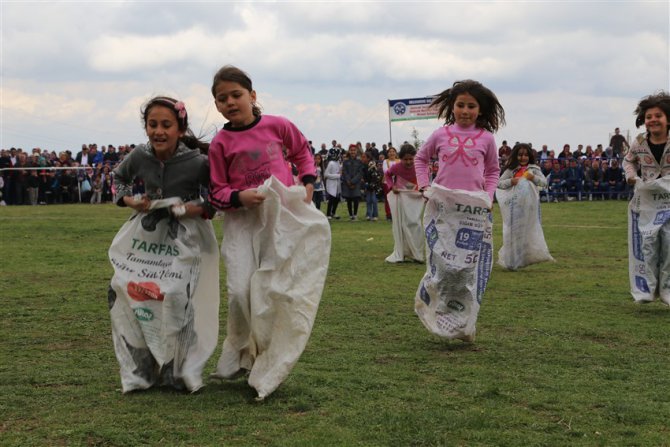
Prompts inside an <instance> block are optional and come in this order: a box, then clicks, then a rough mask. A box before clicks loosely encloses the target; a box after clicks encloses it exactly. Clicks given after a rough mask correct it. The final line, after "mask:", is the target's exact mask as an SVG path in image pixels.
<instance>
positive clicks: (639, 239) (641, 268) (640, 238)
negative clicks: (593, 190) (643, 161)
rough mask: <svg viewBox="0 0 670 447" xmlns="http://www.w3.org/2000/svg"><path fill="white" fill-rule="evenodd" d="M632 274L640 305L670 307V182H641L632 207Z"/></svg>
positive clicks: (630, 233)
mask: <svg viewBox="0 0 670 447" xmlns="http://www.w3.org/2000/svg"><path fill="white" fill-rule="evenodd" d="M628 274H629V278H630V291H631V294H632V295H633V299H635V301H638V302H650V301H653V300H654V299H655V298H660V299H661V301H663V302H664V303H665V304H668V305H670V178H668V177H662V178H659V179H656V180H654V181H652V182H646V183H645V182H643V181H642V180H641V179H639V178H638V179H637V182H636V183H635V194H634V195H633V198H632V199H631V201H630V203H629V204H628Z"/></svg>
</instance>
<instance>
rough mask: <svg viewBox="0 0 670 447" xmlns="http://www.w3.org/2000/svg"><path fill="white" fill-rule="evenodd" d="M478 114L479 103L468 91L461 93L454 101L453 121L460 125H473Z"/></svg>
mask: <svg viewBox="0 0 670 447" xmlns="http://www.w3.org/2000/svg"><path fill="white" fill-rule="evenodd" d="M478 116H479V103H478V102H477V100H476V99H475V98H474V96H472V95H470V94H469V93H461V94H460V95H458V96H457V97H456V101H454V121H455V122H456V124H458V125H459V126H461V127H469V126H473V125H474V124H475V123H476V122H477V117H478Z"/></svg>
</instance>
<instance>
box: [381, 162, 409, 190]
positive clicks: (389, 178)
mask: <svg viewBox="0 0 670 447" xmlns="http://www.w3.org/2000/svg"><path fill="white" fill-rule="evenodd" d="M414 164H416V161H415V162H414ZM393 166H398V163H396V164H394V165H393ZM393 166H391V167H390V168H388V169H387V170H386V172H385V173H384V183H385V184H386V187H387V188H388V190H389V191H390V190H392V189H393V186H394V184H395V174H394V172H395V169H393Z"/></svg>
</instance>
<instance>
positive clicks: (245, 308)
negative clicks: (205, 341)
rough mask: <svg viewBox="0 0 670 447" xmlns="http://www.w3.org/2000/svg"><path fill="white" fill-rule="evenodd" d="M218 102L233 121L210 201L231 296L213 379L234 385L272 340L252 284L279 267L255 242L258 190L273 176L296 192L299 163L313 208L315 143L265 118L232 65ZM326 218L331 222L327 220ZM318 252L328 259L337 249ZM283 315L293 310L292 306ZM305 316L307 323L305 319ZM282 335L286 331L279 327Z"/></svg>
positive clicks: (212, 154)
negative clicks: (219, 224) (220, 214)
mask: <svg viewBox="0 0 670 447" xmlns="http://www.w3.org/2000/svg"><path fill="white" fill-rule="evenodd" d="M212 95H213V96H214V103H215V105H216V108H217V110H218V111H219V112H221V114H222V115H223V117H224V118H226V119H227V120H228V122H227V123H226V124H225V125H224V126H223V129H221V131H219V133H218V134H217V135H216V136H215V137H214V139H213V140H212V142H211V144H210V146H209V164H210V191H209V197H208V198H209V201H210V203H211V204H212V205H213V206H214V207H215V208H218V209H220V210H223V211H225V217H224V219H223V234H224V238H223V243H222V244H221V253H222V255H223V258H224V261H225V264H226V274H227V277H226V283H227V291H228V322H227V334H226V339H225V340H224V343H223V351H222V353H221V357H220V359H219V362H218V364H217V369H216V372H215V373H214V376H215V377H219V378H224V379H232V378H235V377H237V376H240V375H245V374H247V373H249V371H251V372H252V375H251V376H253V371H254V370H253V366H254V365H255V364H256V358H257V357H258V356H259V355H260V352H259V349H260V348H259V347H258V343H257V339H256V338H255V337H260V336H261V335H262V336H263V339H264V340H265V339H266V338H269V339H271V338H272V337H271V336H270V337H267V334H260V335H259V334H258V333H257V332H258V331H259V329H258V328H259V327H262V328H265V327H266V325H267V323H265V322H264V321H260V320H262V318H259V317H258V307H259V306H261V305H262V304H263V303H265V302H266V297H264V296H259V295H258V294H259V293H262V292H258V291H257V290H258V289H259V287H258V286H256V287H252V286H253V284H252V278H253V277H254V276H255V275H256V274H257V273H258V272H259V271H260V270H261V265H262V266H263V269H264V273H265V274H266V275H267V271H268V269H269V268H271V267H268V265H269V266H272V265H273V264H272V262H274V260H273V259H270V260H267V259H265V258H260V253H264V252H262V251H261V248H263V247H261V248H259V247H257V244H259V242H258V241H257V239H254V235H255V234H257V233H258V232H259V231H260V229H262V228H264V227H262V225H264V224H263V223H262V222H261V218H260V217H259V216H260V215H261V212H262V211H263V210H264V208H263V206H264V204H263V202H264V201H265V199H266V197H265V196H264V195H263V194H262V193H261V192H259V189H258V187H259V186H261V185H263V183H264V182H265V180H267V179H268V178H270V177H271V176H274V177H275V178H277V179H278V180H279V181H280V182H281V183H283V184H284V185H286V186H291V185H293V184H294V181H295V180H294V175H293V172H292V166H291V163H292V164H293V165H294V166H295V167H296V168H297V171H298V175H297V177H296V179H297V180H298V181H300V182H302V184H303V185H304V186H305V190H306V194H305V197H304V201H305V202H306V203H308V204H310V206H312V205H311V202H312V194H313V191H314V188H313V183H314V181H315V179H316V167H315V165H314V159H313V158H312V151H311V148H310V146H309V142H308V141H307V139H306V138H305V137H304V136H303V134H302V133H301V132H300V131H299V130H298V128H297V127H296V126H295V125H294V124H293V123H291V122H290V121H289V120H287V119H286V118H283V117H280V116H273V115H261V111H260V109H259V107H258V106H257V105H256V92H255V91H254V90H253V88H252V84H251V79H250V78H249V77H248V76H247V74H246V73H244V72H243V71H242V70H240V69H239V68H237V67H233V66H230V65H227V66H225V67H223V68H221V69H220V70H219V71H218V72H217V73H216V74H215V76H214V80H213V83H212ZM288 162H290V163H288ZM323 218H324V220H325V216H323ZM271 224H272V223H271ZM293 225H294V228H295V230H296V232H298V231H299V230H301V229H302V228H301V227H300V225H301V222H300V221H299V217H298V218H297V219H296V222H293ZM326 227H327V223H326ZM254 244H256V245H254ZM315 249H317V250H318V249H320V250H322V251H323V252H324V253H328V252H329V249H330V248H329V246H328V247H326V246H324V247H315ZM264 256H265V254H264ZM270 256H271V254H270ZM327 256H328V255H326V257H327ZM282 265H283V264H282ZM287 274H292V275H294V277H290V278H286V283H285V284H286V287H287V289H290V288H291V287H292V288H293V289H290V290H283V291H281V292H282V295H281V299H280V298H279V297H278V298H277V302H278V303H279V304H278V306H279V305H284V304H282V303H284V302H289V303H290V302H295V301H296V300H294V299H293V298H294V296H293V295H292V294H295V290H301V288H300V287H299V286H297V285H296V282H299V281H300V280H301V272H287ZM261 289H262V288H261ZM262 290H264V289H262ZM289 298H291V299H289ZM259 303H261V304H259ZM254 309H256V312H255V313H254V311H253V310H254ZM281 309H283V310H284V311H286V310H285V307H281ZM286 312H287V311H286ZM277 314H279V311H277V310H274V309H273V310H272V311H270V310H267V311H266V315H265V318H266V320H268V321H271V319H272V318H279V317H277V316H276V315H277ZM281 316H282V317H283V315H281ZM300 317H301V318H304V315H300ZM296 319H298V317H297V316H296ZM276 329H282V328H281V326H277V327H276ZM266 348H267V347H266ZM286 349H287V350H289V349H293V351H292V352H294V353H295V352H298V354H297V355H299V353H300V352H301V349H302V347H297V346H288V347H286ZM273 352H274V351H273ZM279 360H283V358H282V359H279ZM279 360H277V361H279ZM271 361H273V360H272V359H270V360H267V361H266V362H265V363H271ZM260 363H262V362H260ZM265 363H264V364H263V365H265ZM287 369H290V368H289V366H287V364H282V365H278V366H277V370H276V371H279V370H281V371H284V372H283V373H282V374H287V373H288V372H286V371H285V370H287ZM277 374H279V373H277ZM251 376H250V377H251ZM273 377H274V376H273ZM250 380H251V379H250ZM254 380H255V379H254ZM255 383H256V382H255ZM250 384H251V382H250ZM253 386H257V385H253ZM257 389H258V388H257ZM266 392H267V391H263V394H261V391H260V390H259V397H262V396H264V395H265V393H266Z"/></svg>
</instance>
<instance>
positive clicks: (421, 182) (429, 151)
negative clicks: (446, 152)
mask: <svg viewBox="0 0 670 447" xmlns="http://www.w3.org/2000/svg"><path fill="white" fill-rule="evenodd" d="M440 131H442V132H444V129H443V128H440V129H438V130H436V131H435V132H433V133H432V134H431V136H430V137H428V140H426V142H425V143H423V145H422V146H421V149H419V152H417V154H416V157H414V170H415V171H416V181H417V182H418V186H419V189H424V188H426V187H427V186H430V164H431V163H430V160H431V159H432V158H433V157H434V156H435V154H436V152H437V134H438V132H440ZM497 153H498V152H497V150H496V154H497ZM396 164H397V163H396ZM394 166H395V165H394ZM387 172H388V171H387ZM497 183H498V182H497V178H496V185H497Z"/></svg>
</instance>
